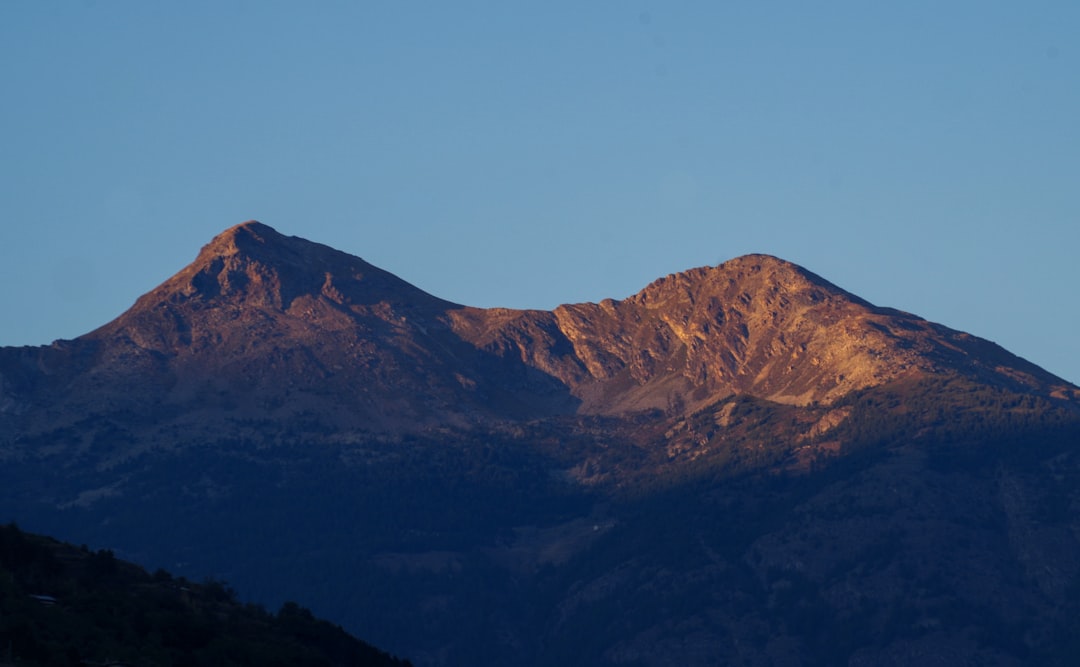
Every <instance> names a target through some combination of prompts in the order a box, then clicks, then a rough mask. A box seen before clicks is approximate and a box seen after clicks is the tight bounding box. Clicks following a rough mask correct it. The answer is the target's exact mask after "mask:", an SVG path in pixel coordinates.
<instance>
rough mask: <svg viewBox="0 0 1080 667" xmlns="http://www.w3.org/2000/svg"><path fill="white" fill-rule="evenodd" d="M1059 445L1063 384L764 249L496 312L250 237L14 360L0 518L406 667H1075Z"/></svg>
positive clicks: (1079, 499)
mask: <svg viewBox="0 0 1080 667" xmlns="http://www.w3.org/2000/svg"><path fill="white" fill-rule="evenodd" d="M898 279H902V277H898ZM1078 450H1080V390H1078V389H1077V387H1075V386H1073V385H1071V384H1069V383H1068V382H1065V381H1064V380H1062V379H1060V378H1058V377H1055V376H1054V375H1052V374H1051V373H1048V372H1047V371H1045V370H1043V369H1041V368H1038V367H1037V366H1035V365H1033V364H1031V363H1029V362H1027V361H1025V360H1023V359H1020V358H1018V357H1016V356H1015V355H1012V354H1010V353H1009V352H1008V351H1006V350H1004V349H1002V348H1001V347H999V346H997V345H995V344H993V343H991V342H989V341H986V340H983V339H980V338H978V337H976V336H972V335H970V334H967V333H963V332H959V331H955V330H952V329H949V328H947V327H944V326H941V325H938V324H934V323H932V322H928V321H926V320H923V319H921V318H919V317H917V316H914V315H911V314H909V313H904V312H900V311H896V310H892V309H888V308H881V307H877V306H874V305H873V304H870V303H867V302H866V301H864V300H862V299H860V298H858V297H857V296H855V295H853V294H851V293H849V292H847V291H845V290H843V289H840V288H839V287H837V286H835V285H833V284H831V283H829V282H828V281H826V280H825V279H823V278H821V277H820V276H817V275H815V274H813V273H811V272H809V271H806V270H805V269H803V268H801V267H798V266H795V265H793V264H790V263H788V262H785V261H783V260H780V259H777V258H774V257H769V256H766V255H751V256H746V257H740V258H737V259H734V260H731V261H729V262H726V263H724V264H721V265H719V266H715V267H705V268H699V269H693V270H690V271H686V272H684V273H679V274H675V275H671V276H667V277H666V278H662V279H660V280H657V281H656V282H654V283H653V284H651V285H649V286H648V287H646V288H645V289H643V290H642V291H641V292H639V293H638V294H636V295H634V296H631V297H629V298H627V299H623V300H620V301H615V300H605V301H601V302H600V303H585V304H571V305H564V306H560V307H558V308H556V309H554V310H553V311H523V310H511V309H480V308H472V307H468V306H462V305H458V304H454V303H450V302H447V301H444V300H442V299H439V298H437V297H434V296H432V295H429V294H427V293H425V292H423V291H421V290H419V289H417V288H415V287H413V286H411V285H409V284H408V283H406V282H405V281H403V280H401V279H399V278H397V277H395V276H393V275H391V274H389V273H387V272H385V271H382V270H381V269H378V268H376V267H374V266H371V265H370V264H367V263H366V262H364V261H363V260H361V259H359V258H357V257H353V256H350V255H347V254H345V253H342V252H339V251H336V250H333V249H331V248H328V247H326V246H322V245H319V244H317V243H312V242H310V241H306V240H303V239H299V238H295V237H286V236H283V235H281V234H279V233H277V232H276V231H274V230H273V229H271V228H269V227H267V226H265V225H262V224H259V223H254V222H252V223H245V224H243V225H238V226H236V227H233V228H231V229H229V230H227V231H225V232H224V233H222V234H221V235H219V236H218V237H216V238H215V239H213V240H212V241H211V242H210V243H209V244H208V245H207V246H206V247H205V248H203V250H202V252H201V253H200V254H199V255H198V257H197V258H196V260H195V261H194V262H193V263H192V264H191V265H189V266H188V267H186V268H184V269H183V270H182V271H180V272H179V273H177V274H176V275H175V276H174V277H172V278H170V279H169V280H167V281H166V282H165V283H163V284H162V285H160V286H159V287H157V288H156V289H154V290H152V291H150V292H149V293H147V294H146V295H144V296H143V297H141V298H140V299H139V300H138V301H137V302H136V303H135V305H134V306H133V307H132V308H131V309H130V310H128V311H127V312H126V313H124V314H122V315H121V316H120V317H118V318H117V319H116V320H114V321H112V322H110V323H108V324H106V325H104V326H103V327H101V328H100V329H98V330H96V331H93V332H91V333H89V334H87V335H85V336H82V337H80V338H78V339H75V340H71V341H57V342H56V343H54V344H52V345H50V346H47V347H39V348H3V349H0V460H2V466H0V511H2V512H4V513H6V514H8V515H10V518H12V519H16V520H18V521H19V522H20V523H21V524H22V525H25V526H27V527H29V528H33V529H34V530H39V531H43V532H48V533H51V534H55V535H58V536H60V537H62V538H63V539H67V540H70V541H74V542H77V543H78V542H85V543H87V544H91V545H95V546H98V545H101V546H109V547H111V548H115V549H116V550H117V553H118V554H119V555H121V556H123V557H124V558H127V559H130V560H134V561H136V562H139V563H142V564H144V565H146V566H148V567H150V568H155V567H165V568H166V569H169V570H171V571H174V572H176V573H177V574H178V575H184V576H187V577H189V578H194V579H201V578H204V577H207V576H210V577H214V578H218V579H225V580H228V581H231V582H233V584H234V585H235V586H236V587H237V589H239V590H240V591H243V592H244V594H245V595H246V596H251V598H252V599H255V600H259V601H262V602H264V603H267V604H271V605H278V604H281V602H282V601H284V600H288V599H298V600H303V601H305V604H310V605H311V607H312V608H313V610H314V611H315V612H317V613H318V614H319V615H321V616H325V617H327V618H330V619H332V620H333V621H334V622H336V623H340V624H342V625H343V626H344V627H346V628H347V629H348V630H349V631H351V632H354V633H355V634H357V635H358V636H362V637H364V638H365V639H367V640H370V641H372V642H374V643H375V644H376V645H378V646H381V647H383V648H386V649H387V650H390V651H392V652H394V653H395V654H398V655H404V656H408V657H409V658H410V659H411V660H413V661H414V662H416V663H417V664H424V665H466V664H470V665H505V664H516V665H533V666H541V665H566V664H574V665H576V664H581V665H647V666H657V667H659V666H662V665H680V666H686V665H690V666H695V665H702V666H704V665H763V666H764V665H774V664H789V665H838V664H840V665H844V664H846V665H929V664H942V665H946V664H948V665H952V664H987V665H1025V664H1062V665H1068V664H1073V662H1074V658H1075V656H1076V655H1077V654H1078V651H1080V645H1078V644H1077V640H1076V637H1080V627H1078V626H1080V622H1078V620H1077V619H1080V540H1078V535H1080V518H1078V511H1080V451H1078ZM371 601H378V604H371Z"/></svg>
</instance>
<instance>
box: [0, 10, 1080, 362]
mask: <svg viewBox="0 0 1080 667" xmlns="http://www.w3.org/2000/svg"><path fill="white" fill-rule="evenodd" d="M1078 35H1080V3H1078V2H1075V0H1063V1H1060V2H1052V1H1050V2H1039V1H1037V0H1033V1H1032V2H1014V1H1008V2H997V1H994V0H981V1H972V2H952V1H947V2H941V1H940V0H935V1H933V2H923V1H921V0H913V1H906V2H863V1H859V2H855V1H852V2H803V1H792V2H769V1H767V0H755V1H729V2H662V3H660V2H645V1H642V0H621V1H617V2H554V1H544V2H494V1H492V2H484V3H473V2H463V1H455V2H427V3H424V2H408V3H406V2H389V1H387V2H353V1H349V2H329V1H322V2H272V1H268V0H250V1H248V2H241V1H232V2H229V1H222V0H219V1H215V2H193V1H184V2H156V1H145V0H139V1H122V0H98V1H97V2H91V1H85V2H76V1H74V0H65V1H58V0H39V1H33V2H32V1H30V0H8V1H6V2H0V128H2V129H0V322H2V325H0V345H24V344H47V343H49V342H51V341H52V340H54V339H57V338H72V337H75V336H78V335H80V334H83V333H85V332H87V331H89V330H91V329H93V328H96V327H97V326H99V325H101V324H104V323H105V322H107V321H109V320H111V319H112V318H114V317H115V316H117V315H119V314H120V313H121V312H122V311H123V310H125V309H126V308H128V307H129V306H130V305H131V304H132V303H133V302H134V300H135V299H136V298H137V297H138V296H139V295H140V294H142V293H144V292H147V291H149V290H150V289H152V288H153V287H154V286H155V285H157V284H158V283H160V282H161V281H163V280H164V279H165V278H167V277H168V276H170V275H172V274H173V273H175V272H176V271H178V270H179V269H181V268H182V267H183V266H184V265H186V264H187V263H189V262H190V261H191V260H192V259H194V257H195V255H196V254H197V253H198V250H199V248H200V247H201V246H202V245H203V244H205V243H206V242H207V241H209V240H210V238H212V237H213V236H214V235H215V234H216V233H218V232H220V231H221V230H223V229H225V228H226V227H229V226H231V225H233V224H236V223H238V222H242V221H244V220H247V219H252V218H254V219H258V220H261V221H262V222H264V223H266V224H269V225H271V226H273V227H275V228H276V229H278V230H279V231H281V232H282V233H285V234H291V235H297V236H302V237H305V238H309V239H312V240H315V241H319V242H322V243H326V244H328V245H331V246H334V247H336V248H339V249H341V250H344V251H347V252H350V253H352V254H355V255H359V256H361V257H363V258H364V259H366V260H367V261H369V262H372V263H374V264H376V265H378V266H380V267H382V268H384V269H386V270H388V271H391V272H393V273H395V274H397V275H398V276H400V277H402V278H404V279H405V280H408V281H409V282H412V283H413V284H416V285H418V286H419V287H422V288H423V289H426V290H427V291H429V292H432V293H434V294H436V295H438V296H441V297H443V298H447V299H450V300H453V301H458V302H460V303H465V304H469V305H475V306H507V307H531V308H545V309H548V308H552V307H554V306H555V305H557V304H559V303H565V302H577V301H598V300H600V299H603V298H605V297H613V298H621V297H625V296H628V295H630V294H632V293H634V292H636V291H638V290H639V289H640V288H642V287H644V286H645V285H646V284H647V283H649V282H650V281H652V280H653V279H655V278H657V277H660V276H662V275H665V274H668V273H673V272H677V271H681V270H684V269H688V268H691V267H694V266H701V265H707V264H718V263H720V262H722V261H724V260H727V259H730V258H732V257H735V256H738V255H741V254H745V253H748V252H764V253H769V254H773V255H778V256H780V257H783V258H785V259H789V260H791V261H794V262H797V263H799V264H801V265H803V266H805V267H806V268H808V269H810V270H812V271H814V272H816V273H819V274H821V275H822V276H824V277H825V278H827V279H829V280H831V281H833V282H834V283H837V284H838V285H840V286H841V287H843V288H845V289H848V290H850V291H852V292H855V293H857V294H859V295H860V296H862V297H864V298H866V299H868V300H870V301H872V302H874V303H876V304H879V305H883V306H892V307H895V308H900V309H903V310H907V311H910V312H913V313H916V314H918V315H921V316H923V317H926V318H928V319H931V320H934V321H938V322H941V323H943V324H946V325H948V326H951V327H954V328H958V329H963V330H965V331H969V332H971V333H974V334H976V335H979V336H982V337H984V338H989V339H991V340H993V341H995V342H998V343H1000V344H1002V345H1004V346H1005V347H1007V348H1009V349H1010V350H1012V351H1013V352H1016V353H1017V354H1019V355H1021V356H1023V357H1025V358H1027V359H1030V360H1031V361H1034V362H1035V363H1038V364H1040V365H1041V366H1043V367H1045V368H1047V369H1048V370H1050V371H1052V372H1054V373H1056V374H1058V375H1061V376H1063V377H1065V378H1066V379H1068V380H1071V381H1073V382H1080V353H1078V352H1077V341H1078V329H1080V307H1078V306H1080V299H1078V296H1077V288H1078V285H1080V281H1078V279H1077V277H1076V276H1077V267H1078V262H1077V255H1078V251H1080V39H1078Z"/></svg>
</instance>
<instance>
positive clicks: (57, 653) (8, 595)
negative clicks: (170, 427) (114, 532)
mask: <svg viewBox="0 0 1080 667" xmlns="http://www.w3.org/2000/svg"><path fill="white" fill-rule="evenodd" d="M0 664H12V665H37V666H42V667H44V666H52V665H55V666H57V667H60V666H68V665H131V666H144V665H145V666H150V665H162V666H164V665H173V666H179V665H192V666H197V665H223V666H225V665H283V666H284V665H290V666H292V665H328V666H329V665H341V666H342V667H345V666H346V665H348V666H370V667H392V666H395V665H397V666H400V667H404V666H406V665H409V663H408V662H407V661H401V660H398V659H397V658H394V657H392V656H390V655H388V654H386V653H384V652H382V651H379V650H378V649H376V648H374V647H372V646H370V645H368V644H365V643H364V642H362V641H359V640H357V639H355V638H354V637H352V636H350V635H348V634H346V633H345V631H344V630H342V629H341V628H340V627H339V626H337V625H334V624H331V623H329V622H327V621H324V620H321V619H317V618H315V616H314V615H313V614H312V613H311V611H309V610H308V609H306V608H304V607H302V606H300V605H298V604H297V603H295V602H288V603H286V604H284V605H283V606H282V607H281V609H280V610H278V612H277V613H274V614H272V613H269V612H267V611H266V610H265V609H264V608H262V607H261V606H259V605H255V604H242V603H241V602H239V601H238V599H237V595H236V592H235V591H233V589H232V588H230V587H229V585H228V584H227V583H225V582H221V581H214V580H205V581H203V582H201V583H194V582H190V581H188V580H186V579H184V578H174V577H173V576H172V575H171V574H169V573H168V572H166V571H165V570H158V571H157V572H155V573H154V574H149V573H147V572H146V571H145V570H143V569H142V568H140V567H138V566H136V565H133V564H131V563H127V562H124V561H122V560H119V559H117V558H116V557H115V556H114V554H113V552H112V551H109V550H104V549H102V550H98V551H91V550H90V549H88V548H86V547H82V548H78V547H75V546H73V545H70V544H65V543H62V542H59V541H57V540H54V539H51V538H48V537H43V536H40V535H34V534H31V533H26V532H23V531H22V530H20V529H19V528H18V527H17V526H16V525H15V524H8V525H4V526H0Z"/></svg>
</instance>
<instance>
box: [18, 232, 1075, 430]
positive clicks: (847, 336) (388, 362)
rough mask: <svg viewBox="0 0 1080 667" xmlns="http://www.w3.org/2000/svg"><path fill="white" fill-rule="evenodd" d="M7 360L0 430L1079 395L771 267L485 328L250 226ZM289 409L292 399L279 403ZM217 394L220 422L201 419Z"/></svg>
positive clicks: (352, 423) (748, 261)
mask: <svg viewBox="0 0 1080 667" xmlns="http://www.w3.org/2000/svg"><path fill="white" fill-rule="evenodd" d="M3 354H4V355H5V356H6V357H7V358H8V361H6V362H3V359H0V362H2V363H0V399H2V400H0V415H2V414H4V413H5V412H6V413H7V416H9V417H10V416H11V415H12V414H13V413H16V412H18V413H24V412H27V411H28V409H29V408H28V406H29V405H32V404H33V403H34V400H33V393H34V392H33V391H30V392H29V395H27V393H26V392H20V391H18V389H19V388H20V387H23V388H25V387H27V386H28V385H29V386H31V387H33V386H42V387H47V388H48V391H49V392H52V393H51V394H50V396H53V399H54V398H55V396H54V395H55V393H56V392H57V391H60V392H65V391H66V392H67V393H68V394H70V395H71V396H73V397H75V398H76V400H77V401H81V402H82V403H84V404H85V405H84V409H83V412H86V413H92V412H94V411H96V410H99V409H100V408H101V406H103V405H105V404H108V405H111V406H114V407H115V406H116V405H118V404H128V405H131V406H132V407H133V408H135V406H136V405H137V404H138V403H139V402H140V401H145V400H148V399H149V400H153V401H156V402H158V403H159V404H164V405H172V406H177V407H179V406H183V405H187V406H189V408H188V409H190V406H191V404H192V402H193V401H194V402H196V403H197V402H199V401H202V403H203V404H204V407H203V408H200V409H199V410H200V413H201V414H202V415H203V417H204V418H205V416H206V412H207V410H209V411H211V412H213V411H215V410H216V411H217V412H218V413H219V415H220V418H227V417H228V413H230V412H231V413H234V414H235V415H237V416H242V415H245V414H246V415H255V414H262V413H267V412H269V414H272V415H276V416H277V418H285V417H287V416H288V415H297V414H305V413H307V414H309V415H310V416H311V418H313V419H316V420H319V421H322V422H326V423H333V424H336V425H337V426H338V427H345V428H362V429H371V430H376V431H380V430H381V431H390V432H396V431H408V430H414V429H416V428H429V427H434V426H437V425H440V424H447V423H449V424H456V425H458V426H464V425H467V424H469V423H474V422H476V420H478V419H479V420H484V419H492V418H494V419H522V418H531V417H543V416H545V415H552V414H573V413H577V414H598V415H617V414H625V413H631V412H635V411H642V410H655V409H660V410H671V409H676V408H677V409H678V410H683V411H693V410H696V409H700V408H702V407H703V406H706V405H709V404H711V403H715V402H716V401H717V400H719V399H721V398H723V397H725V396H728V395H732V394H740V395H742V394H745V395H750V396H756V397H759V398H765V399H768V400H770V401H775V402H779V403H790V404H793V405H811V404H815V403H825V404H828V403H832V402H834V401H836V400H838V399H839V398H841V397H843V396H845V395H848V394H850V393H851V392H853V391H858V390H862V389H865V388H868V387H874V386H880V385H883V384H886V383H888V382H893V381H897V380H901V379H904V378H913V377H929V376H938V375H950V374H960V375H965V376H969V377H976V378H979V379H981V381H986V382H990V383H1005V384H1008V385H1010V386H1016V387H1018V388H1022V389H1023V390H1025V391H1035V392H1037V393H1039V394H1041V395H1047V396H1054V397H1056V398H1058V399H1062V400H1068V401H1070V402H1073V401H1076V400H1077V397H1078V396H1080V393H1078V392H1080V390H1077V388H1076V387H1074V386H1072V385H1070V384H1069V383H1067V382H1065V381H1064V380H1062V379H1060V378H1057V377H1055V376H1053V375H1052V374H1050V373H1047V372H1046V371H1044V370H1042V369H1040V368H1038V367H1037V366H1035V365H1034V364H1031V363H1029V362H1027V361H1025V360H1023V359H1020V358H1019V357H1016V356H1015V355H1012V354H1011V353H1009V352H1007V351H1006V350H1004V349H1002V348H1000V347H999V346H996V345H995V344H993V343H990V342H989V341H985V340H983V339H980V338H977V337H975V336H971V335H970V334H966V333H963V332H957V331H954V330H952V329H949V328H947V327H944V326H941V325H937V324H933V323H931V322H928V321H926V320H923V319H922V318H919V317H917V316H914V315H911V314H908V313H903V312H901V311H897V310H893V309H888V308H879V307H877V306H874V305H872V304H870V303H869V302H867V301H865V300H863V299H861V298H860V297H858V296H856V295H854V294H852V293H850V292H848V291H846V290H844V289H842V288H840V287H837V286H836V285H834V284H832V283H830V282H829V281H827V280H826V279H824V278H822V277H820V276H819V275H817V274H815V273H812V272H810V271H808V270H806V269H804V268H802V267H799V266H797V265H795V264H793V263H791V262H787V261H785V260H782V259H779V258H776V257H772V256H770V255H764V254H754V255H746V256H743V257H739V258H735V259H732V260H729V261H727V262H724V263H722V264H719V265H717V266H712V267H699V268H694V269H689V270H686V271H682V272H679V273H674V274H670V275H668V276H665V277H662V278H659V279H657V280H655V281H653V282H651V283H650V284H649V285H647V286H646V287H644V288H643V289H641V290H640V291H639V292H637V293H635V294H633V295H631V296H630V297H627V298H625V299H621V300H613V299H605V300H602V301H600V302H599V303H579V304H564V305H560V306H558V307H556V308H555V309H553V310H551V311H542V310H517V309H509V308H487V309H484V308H475V307H470V306H464V305H460V304H456V303H453V302H450V301H446V300H443V299H440V298H438V297H436V296H433V295H431V294H428V293H427V292H424V291H423V290H420V289H418V288H416V287H414V286H412V285H411V284H409V283H408V282H406V281H404V280H402V279H400V278H398V277H397V276H395V275H393V274H391V273H389V272H387V271H384V270H382V269H380V268H378V267H375V266H373V265H371V264H369V263H367V262H365V261H364V260H362V259H360V258H358V257H354V256H352V255H349V254H347V253H344V252H341V251H338V250H335V249H333V248H330V247H329V246H325V245H322V244H319V243H315V242H312V241H308V240H306V239H302V238H299V237H295V236H293V237H289V236H285V235H282V234H280V233H278V232H277V231H276V230H274V229H272V228H271V227H269V226H267V225H264V224H262V223H259V222H257V221H248V222H245V223H241V224H239V225H235V226H233V227H230V228H228V229H227V230H225V231H223V232H222V233H221V234H218V235H217V236H215V237H214V239H212V240H211V241H210V242H209V243H208V244H207V245H206V246H204V247H203V249H202V250H201V251H200V252H199V254H198V256H197V257H196V259H195V260H194V261H193V262H192V263H191V264H189V265H188V266H186V267H184V268H183V269H181V270H180V271H179V272H177V273H176V274H175V275H174V276H173V277H171V278H169V279H167V280H166V281H165V282H163V283H162V284H161V285H159V286H158V287H156V288H154V289H152V290H151V291H149V292H147V293H146V294H145V295H143V296H142V297H140V298H139V299H138V300H137V301H136V303H135V304H134V305H133V306H132V307H131V308H130V309H128V310H127V311H125V312H124V313H123V314H121V315H119V316H118V317H117V318H116V319H114V320H113V321H111V322H109V323H106V324H104V325H103V326H101V327H99V328H97V329H95V330H94V331H91V332H89V333H87V334H85V335H84V336H80V337H79V338H77V339H75V340H73V341H70V342H58V343H57V344H55V345H53V346H51V347H49V348H38V349H37V351H36V352H35V351H34V348H30V349H26V350H24V351H23V352H13V351H11V350H5V351H4V353H3ZM35 355H36V357H37V360H36V361H32V359H33V357H35ZM12 357H14V359H13V358H12ZM19 358H21V359H22V361H21V362H20V361H18V359H19ZM35 366H36V370H35V368H34V367H35ZM65 378H67V379H65ZM282 390H284V392H285V395H286V396H287V397H291V398H287V399H286V401H285V402H284V403H281V398H282V396H281V392H282ZM222 392H225V393H227V394H229V395H231V396H232V397H233V398H232V399H231V400H230V401H227V402H226V403H228V404H229V405H231V406H232V407H231V408H229V409H224V410H222V409H219V408H215V407H214V406H213V404H212V403H209V404H207V403H206V399H207V398H208V397H211V396H213V395H217V394H221V393H222ZM118 394H119V395H118ZM99 399H100V400H99ZM54 402H55V401H54ZM274 404H276V405H274ZM4 405H7V406H9V407H8V408H6V409H5V408H3V406H4ZM17 406H21V407H17ZM227 407H228V406H227Z"/></svg>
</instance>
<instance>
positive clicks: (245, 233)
mask: <svg viewBox="0 0 1080 667" xmlns="http://www.w3.org/2000/svg"><path fill="white" fill-rule="evenodd" d="M287 240H288V237H285V236H283V235H282V234H279V233H278V231H277V230H276V229H274V228H273V227H271V226H269V225H264V224H263V223H261V222H259V221H258V220H248V221H247V222H241V223H240V224H238V225H233V226H232V227H229V228H228V229H226V230H225V231H223V232H221V233H220V234H218V235H217V236H215V237H214V238H213V239H212V240H211V241H210V243H208V244H206V245H205V246H204V247H203V249H202V252H201V253H200V255H202V254H211V255H214V256H226V255H234V254H236V253H238V252H240V251H241V249H243V248H250V247H251V244H263V245H265V244H267V243H272V244H275V245H276V244H278V243H280V242H282V241H287Z"/></svg>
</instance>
